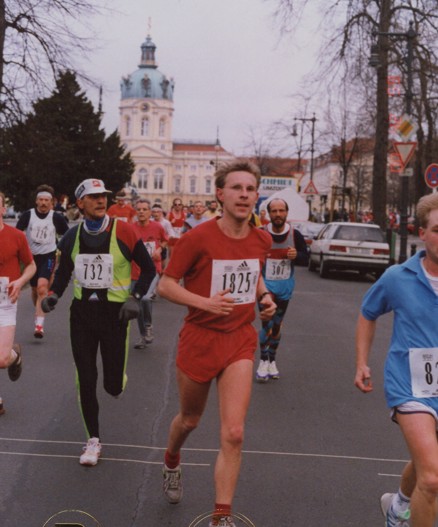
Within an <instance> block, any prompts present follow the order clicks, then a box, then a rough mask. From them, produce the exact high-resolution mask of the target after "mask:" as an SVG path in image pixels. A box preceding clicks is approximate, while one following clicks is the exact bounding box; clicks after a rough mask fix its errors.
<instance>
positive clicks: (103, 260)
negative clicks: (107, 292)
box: [75, 254, 113, 289]
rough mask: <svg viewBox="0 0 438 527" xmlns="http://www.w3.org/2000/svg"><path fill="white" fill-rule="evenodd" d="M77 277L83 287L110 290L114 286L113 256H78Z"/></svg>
mask: <svg viewBox="0 0 438 527" xmlns="http://www.w3.org/2000/svg"><path fill="white" fill-rule="evenodd" d="M75 276H76V280H77V281H78V282H79V285H80V286H81V287H86V288H87V289H108V288H109V287H111V286H112V284H113V255H112V254H78V255H77V256H76V258H75Z"/></svg>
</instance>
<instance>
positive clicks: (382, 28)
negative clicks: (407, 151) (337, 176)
mask: <svg viewBox="0 0 438 527" xmlns="http://www.w3.org/2000/svg"><path fill="white" fill-rule="evenodd" d="M390 9H391V0H382V3H381V9H380V20H379V33H388V32H389V29H390ZM378 42H379V61H380V67H379V68H378V69H377V118H376V119H377V122H376V144H375V147H374V160H373V191H372V205H373V214H374V221H375V222H376V223H377V224H378V225H380V227H381V228H382V229H384V228H386V167H387V157H388V132H389V114H388V37H387V36H386V35H379V37H378Z"/></svg>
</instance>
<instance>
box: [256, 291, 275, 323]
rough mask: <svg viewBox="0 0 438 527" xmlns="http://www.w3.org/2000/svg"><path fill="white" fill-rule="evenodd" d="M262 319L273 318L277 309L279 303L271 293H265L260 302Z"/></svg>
mask: <svg viewBox="0 0 438 527" xmlns="http://www.w3.org/2000/svg"><path fill="white" fill-rule="evenodd" d="M259 305H260V320H271V318H272V317H273V316H274V314H275V310H276V309H277V304H276V303H275V302H274V301H273V300H272V296H271V295H265V296H264V297H263V298H262V300H261V301H260V302H259Z"/></svg>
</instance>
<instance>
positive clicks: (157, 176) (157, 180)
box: [154, 168, 164, 190]
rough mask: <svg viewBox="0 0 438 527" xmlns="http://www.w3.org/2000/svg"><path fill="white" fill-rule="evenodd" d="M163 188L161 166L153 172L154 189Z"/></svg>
mask: <svg viewBox="0 0 438 527" xmlns="http://www.w3.org/2000/svg"><path fill="white" fill-rule="evenodd" d="M163 188H164V172H163V171H162V169H161V168H157V169H156V170H155V172H154V190H163Z"/></svg>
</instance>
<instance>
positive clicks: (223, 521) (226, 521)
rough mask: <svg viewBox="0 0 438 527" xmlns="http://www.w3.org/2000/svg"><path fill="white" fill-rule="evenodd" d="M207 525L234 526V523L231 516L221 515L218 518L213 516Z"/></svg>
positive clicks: (211, 526)
mask: <svg viewBox="0 0 438 527" xmlns="http://www.w3.org/2000/svg"><path fill="white" fill-rule="evenodd" d="M208 527H236V524H235V523H234V522H233V518H232V517H231V516H223V517H222V518H219V519H215V518H213V519H212V520H211V522H210V523H209V524H208Z"/></svg>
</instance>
